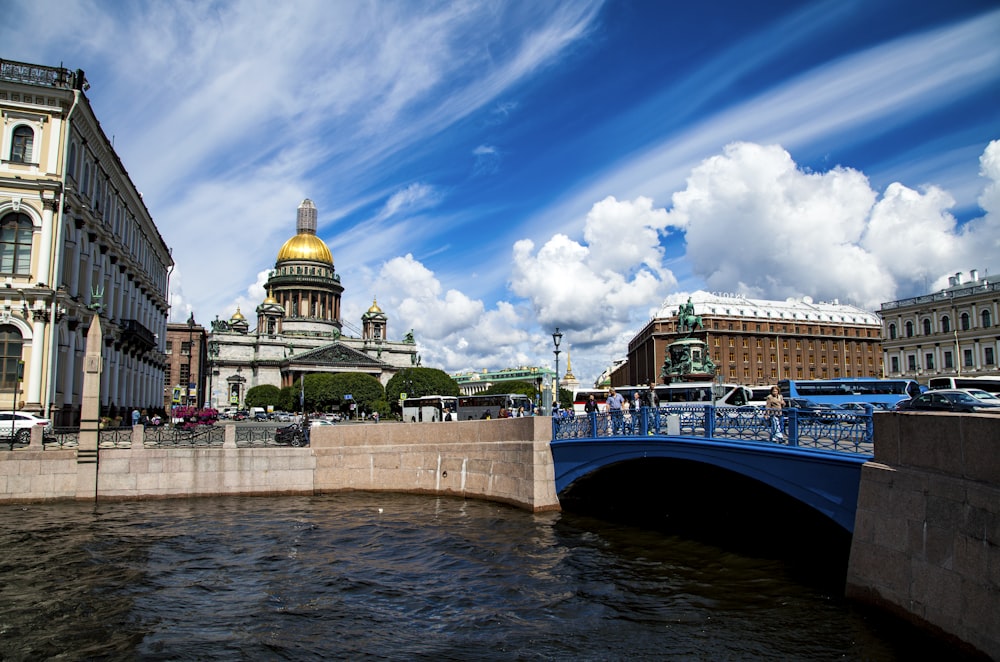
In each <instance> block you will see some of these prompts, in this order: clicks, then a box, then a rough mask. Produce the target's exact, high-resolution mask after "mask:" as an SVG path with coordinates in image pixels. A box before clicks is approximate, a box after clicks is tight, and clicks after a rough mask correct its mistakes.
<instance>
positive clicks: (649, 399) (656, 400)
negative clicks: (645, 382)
mask: <svg viewBox="0 0 1000 662" xmlns="http://www.w3.org/2000/svg"><path fill="white" fill-rule="evenodd" d="M644 399H645V404H646V406H647V407H649V409H647V411H648V412H649V417H648V418H647V419H646V429H647V430H649V434H653V431H654V430H659V427H660V426H659V420H658V419H659V416H660V396H658V395H656V382H649V390H648V391H646V396H645V398H644Z"/></svg>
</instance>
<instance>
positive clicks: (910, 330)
mask: <svg viewBox="0 0 1000 662" xmlns="http://www.w3.org/2000/svg"><path fill="white" fill-rule="evenodd" d="M906 337H907V338H912V337H913V322H907V323H906Z"/></svg>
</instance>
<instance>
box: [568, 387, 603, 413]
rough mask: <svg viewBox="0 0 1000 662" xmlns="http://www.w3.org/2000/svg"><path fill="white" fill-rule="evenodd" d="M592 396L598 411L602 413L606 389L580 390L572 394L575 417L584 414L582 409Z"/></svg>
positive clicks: (584, 411)
mask: <svg viewBox="0 0 1000 662" xmlns="http://www.w3.org/2000/svg"><path fill="white" fill-rule="evenodd" d="M591 395H593V396H594V400H596V401H597V406H598V411H604V403H605V401H607V399H608V389H606V388H595V389H581V390H579V391H577V392H576V393H574V394H573V413H574V414H576V415H577V416H582V415H584V414H586V413H587V412H586V410H585V409H584V407H586V406H587V400H589V399H590V396H591Z"/></svg>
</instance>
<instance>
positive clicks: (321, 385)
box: [288, 372, 385, 413]
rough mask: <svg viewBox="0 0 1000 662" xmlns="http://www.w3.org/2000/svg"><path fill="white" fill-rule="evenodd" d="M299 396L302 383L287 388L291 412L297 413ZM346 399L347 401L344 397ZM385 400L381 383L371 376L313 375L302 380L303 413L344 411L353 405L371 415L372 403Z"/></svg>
mask: <svg viewBox="0 0 1000 662" xmlns="http://www.w3.org/2000/svg"><path fill="white" fill-rule="evenodd" d="M301 395H302V379H301V378H299V379H297V380H295V383H294V384H292V386H291V387H289V388H288V397H289V399H290V400H291V402H292V408H293V409H294V410H296V411H297V410H299V409H300V407H299V400H300V399H301ZM347 395H350V396H351V399H350V400H347V399H346V398H345V397H344V396H347ZM384 399H385V389H383V388H382V383H381V382H379V380H378V379H376V378H375V377H372V376H371V375H364V374H360V373H355V372H343V373H338V374H331V373H316V374H312V375H306V376H305V408H306V411H343V412H345V413H346V412H347V411H348V409H349V408H348V405H349V404H350V403H351V402H354V403H356V404H357V405H358V408H359V409H361V410H362V411H373V410H374V409H375V407H376V403H377V402H378V401H380V400H384Z"/></svg>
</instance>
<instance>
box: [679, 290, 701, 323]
mask: <svg viewBox="0 0 1000 662" xmlns="http://www.w3.org/2000/svg"><path fill="white" fill-rule="evenodd" d="M696 328H702V329H704V328H705V325H704V324H703V323H702V321H701V316H700V315H695V314H694V304H693V303H691V297H688V300H687V303H682V304H681V306H680V308H678V309H677V330H678V331H694V330H695V329H696Z"/></svg>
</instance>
